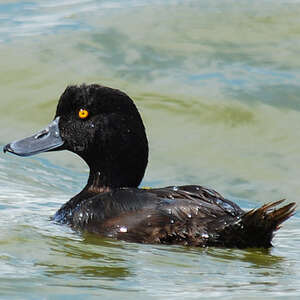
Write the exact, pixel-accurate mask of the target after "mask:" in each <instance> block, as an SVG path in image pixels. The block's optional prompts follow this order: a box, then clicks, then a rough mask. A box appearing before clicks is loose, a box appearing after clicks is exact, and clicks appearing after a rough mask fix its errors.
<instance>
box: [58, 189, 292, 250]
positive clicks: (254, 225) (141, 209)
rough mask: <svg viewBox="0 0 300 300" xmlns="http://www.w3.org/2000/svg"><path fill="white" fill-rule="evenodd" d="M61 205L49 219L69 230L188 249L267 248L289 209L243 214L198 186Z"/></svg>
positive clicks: (117, 193)
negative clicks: (200, 247)
mask: <svg viewBox="0 0 300 300" xmlns="http://www.w3.org/2000/svg"><path fill="white" fill-rule="evenodd" d="M83 197H84V194H81V195H80V194H79V195H78V196H77V198H76V197H74V198H73V199H71V200H70V201H69V202H67V203H66V204H65V205H64V206H63V207H62V208H61V209H60V210H59V211H58V212H57V213H56V215H55V217H54V219H55V220H56V221H60V222H63V223H68V224H70V225H71V226H72V227H73V228H76V229H81V230H85V231H88V232H93V233H98V234H101V235H103V236H109V237H115V238H118V239H122V240H126V241H133V242H141V243H164V244H181V245H194V246H209V245H212V246H225V247H241V248H243V247H251V246H252V247H253V246H255V247H269V246H270V243H271V239H272V237H273V231H274V230H276V229H277V227H278V225H279V224H280V223H282V222H283V221H284V220H285V219H286V218H288V217H289V216H290V215H291V214H292V213H293V207H292V206H290V205H287V206H284V207H282V208H281V209H278V210H273V211H271V212H270V208H272V207H273V206H275V205H276V204H279V202H276V203H272V204H269V205H265V206H263V207H261V208H260V209H257V210H252V211H250V212H248V213H245V212H244V211H243V210H242V209H241V208H240V207H239V206H238V205H236V204H235V203H233V202H231V201H229V200H226V199H224V198H223V197H222V196H221V195H220V194H218V193H217V192H215V191H213V190H210V189H207V188H204V187H202V186H195V185H188V186H178V187H177V186H172V187H165V188H157V189H137V188H118V189H113V190H111V191H108V192H104V193H101V194H98V195H94V196H91V197H89V198H87V199H83Z"/></svg>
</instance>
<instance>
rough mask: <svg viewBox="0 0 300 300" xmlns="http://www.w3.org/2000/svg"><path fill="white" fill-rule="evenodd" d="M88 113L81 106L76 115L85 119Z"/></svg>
mask: <svg viewBox="0 0 300 300" xmlns="http://www.w3.org/2000/svg"><path fill="white" fill-rule="evenodd" d="M88 115H89V112H88V111H87V110H86V109H83V108H82V109H81V110H80V111H79V112H78V116H79V118H80V119H85V118H87V117H88Z"/></svg>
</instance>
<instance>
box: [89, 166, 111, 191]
mask: <svg viewBox="0 0 300 300" xmlns="http://www.w3.org/2000/svg"><path fill="white" fill-rule="evenodd" d="M111 188H112V186H111V184H110V183H109V182H108V180H107V178H104V176H103V175H102V173H101V172H100V171H93V172H90V175H89V179H88V182H87V185H86V187H85V190H86V191H87V192H89V193H92V194H99V193H104V192H108V191H110V190H111Z"/></svg>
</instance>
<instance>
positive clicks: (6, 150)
mask: <svg viewBox="0 0 300 300" xmlns="http://www.w3.org/2000/svg"><path fill="white" fill-rule="evenodd" d="M3 152H4V153H6V152H11V153H14V150H13V149H12V148H11V147H10V144H7V145H5V146H4V147H3Z"/></svg>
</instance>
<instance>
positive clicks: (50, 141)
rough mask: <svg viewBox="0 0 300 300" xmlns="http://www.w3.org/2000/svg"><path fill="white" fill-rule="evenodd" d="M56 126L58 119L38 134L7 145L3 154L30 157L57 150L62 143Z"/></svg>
mask: <svg viewBox="0 0 300 300" xmlns="http://www.w3.org/2000/svg"><path fill="white" fill-rule="evenodd" d="M58 124H59V117H57V118H56V119H54V120H53V121H52V122H51V123H50V124H49V125H48V126H47V127H46V128H44V129H43V130H41V131H39V132H38V133H36V134H34V135H32V136H30V137H27V138H24V139H21V140H18V141H14V142H12V143H10V144H7V145H6V146H4V148H3V151H4V153H5V152H6V151H7V152H10V153H13V154H16V155H19V156H30V155H34V154H37V153H41V152H46V151H50V150H54V149H56V148H59V147H60V146H62V145H63V143H64V142H63V140H62V138H61V136H60V132H59V127H58Z"/></svg>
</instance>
